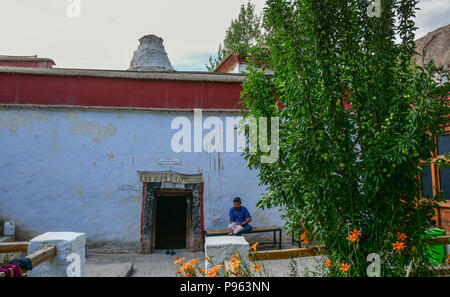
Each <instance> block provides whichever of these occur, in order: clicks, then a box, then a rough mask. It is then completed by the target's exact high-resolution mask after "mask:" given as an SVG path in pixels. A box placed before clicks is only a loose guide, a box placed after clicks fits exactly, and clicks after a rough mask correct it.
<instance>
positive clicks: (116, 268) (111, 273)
mask: <svg viewBox="0 0 450 297" xmlns="http://www.w3.org/2000/svg"><path fill="white" fill-rule="evenodd" d="M132 274H133V263H131V262H126V263H111V264H88V263H87V264H86V276H87V277H129V276H131V275H132Z"/></svg>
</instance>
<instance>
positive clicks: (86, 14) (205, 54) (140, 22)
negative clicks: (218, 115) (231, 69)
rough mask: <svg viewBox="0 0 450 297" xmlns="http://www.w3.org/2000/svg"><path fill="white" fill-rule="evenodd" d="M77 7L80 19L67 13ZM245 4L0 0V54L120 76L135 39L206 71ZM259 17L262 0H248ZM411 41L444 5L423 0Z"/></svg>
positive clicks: (442, 16)
mask: <svg viewBox="0 0 450 297" xmlns="http://www.w3.org/2000/svg"><path fill="white" fill-rule="evenodd" d="M75 1H79V3H80V4H81V6H80V8H81V9H80V16H79V17H69V16H68V15H67V8H68V6H69V5H70V4H73V3H74V2H75ZM246 2H247V0H189V1H187V0H127V1H123V0H1V2H0V27H1V28H2V42H1V43H0V54H1V55H34V54H37V55H38V56H41V57H48V58H52V59H54V60H55V62H56V64H57V65H56V67H61V68H95V69H117V70H123V69H127V68H128V67H129V63H130V61H131V58H132V56H133V52H134V51H135V50H136V48H137V46H138V40H139V38H140V37H142V36H144V35H147V34H155V35H158V36H160V37H162V38H163V39H164V45H165V48H166V51H167V53H168V55H169V58H170V60H171V62H172V65H173V66H174V68H175V69H176V70H179V71H183V70H184V71H206V68H205V64H207V63H208V61H209V57H210V56H211V55H215V54H216V52H217V48H218V46H219V43H221V42H222V41H223V39H224V37H225V31H226V29H227V28H228V26H229V24H230V22H231V20H232V19H234V18H236V17H237V16H238V14H239V9H240V6H241V4H245V3H246ZM252 3H254V4H255V5H256V8H257V11H258V12H261V11H262V8H263V7H264V3H265V0H252ZM419 7H420V8H421V9H422V10H421V11H419V12H418V13H417V19H416V25H417V27H419V30H418V31H417V36H418V37H421V36H423V35H425V34H426V33H427V32H429V31H432V30H434V29H437V28H438V27H441V26H444V25H447V24H448V23H449V19H450V18H449V16H450V0H421V1H420V2H419Z"/></svg>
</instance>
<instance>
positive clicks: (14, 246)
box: [0, 241, 28, 254]
mask: <svg viewBox="0 0 450 297" xmlns="http://www.w3.org/2000/svg"><path fill="white" fill-rule="evenodd" d="M27 251H28V242H26V241H24V242H4V243H0V254H4V253H26V252H27Z"/></svg>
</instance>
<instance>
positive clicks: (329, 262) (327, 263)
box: [323, 259, 331, 267]
mask: <svg viewBox="0 0 450 297" xmlns="http://www.w3.org/2000/svg"><path fill="white" fill-rule="evenodd" d="M323 264H324V265H325V266H327V267H330V266H331V260H330V259H328V261H326V262H325V263H323Z"/></svg>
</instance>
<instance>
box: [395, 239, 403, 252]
mask: <svg viewBox="0 0 450 297" xmlns="http://www.w3.org/2000/svg"><path fill="white" fill-rule="evenodd" d="M392 245H393V246H394V247H393V248H392V249H393V250H397V251H398V252H400V250H404V249H405V248H406V244H405V243H404V242H398V241H397V242H396V243H393V244H392Z"/></svg>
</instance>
